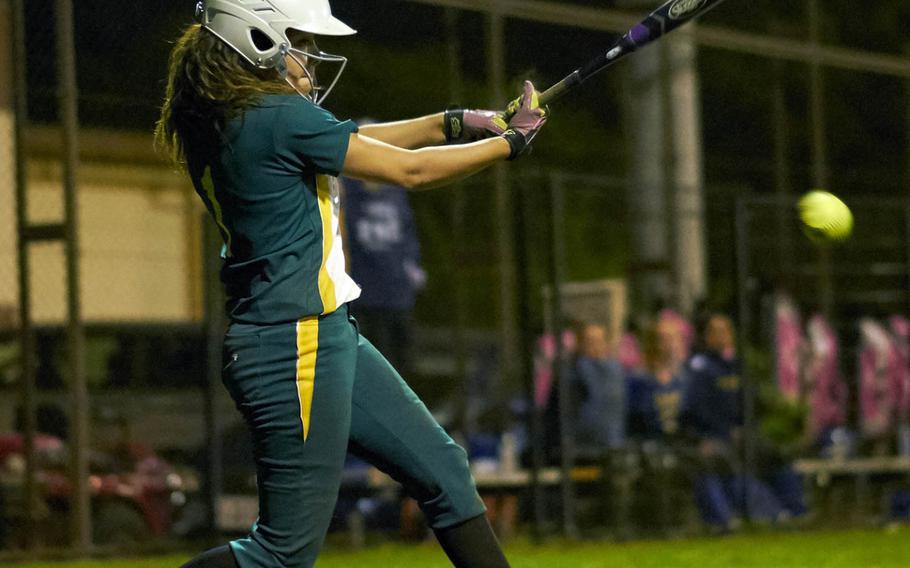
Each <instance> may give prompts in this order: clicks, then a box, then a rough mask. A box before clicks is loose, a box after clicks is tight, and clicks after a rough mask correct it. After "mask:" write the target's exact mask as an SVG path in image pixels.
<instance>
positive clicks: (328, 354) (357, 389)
mask: <svg viewBox="0 0 910 568" xmlns="http://www.w3.org/2000/svg"><path fill="white" fill-rule="evenodd" d="M224 347H225V349H224V354H225V369H224V373H223V381H224V384H225V386H226V387H227V389H228V391H229V392H230V394H231V397H232V398H233V399H234V402H235V403H236V405H237V408H238V409H239V410H240V412H241V413H242V414H243V417H244V420H245V421H246V423H247V425H248V427H249V429H250V431H251V433H252V437H253V449H254V458H255V461H256V472H257V484H258V491H259V518H258V520H257V521H256V523H255V524H254V525H253V527H252V529H251V531H250V534H249V535H248V536H247V537H245V538H242V539H238V540H235V541H233V542H231V548H232V549H233V551H234V554H235V556H236V558H237V562H238V564H239V565H240V566H241V568H252V567H278V566H283V567H309V566H313V565H314V564H315V562H316V557H317V555H318V554H319V549H320V547H321V546H322V543H323V540H324V539H325V534H326V531H327V530H328V526H329V522H330V521H331V518H332V513H333V510H334V508H335V502H336V499H337V496H338V488H339V485H340V483H341V473H342V467H343V464H344V459H345V453H346V451H347V450H348V449H350V451H351V452H352V453H353V454H355V455H357V456H359V457H361V458H363V459H365V460H367V461H368V462H370V463H371V464H372V465H374V466H376V467H377V468H378V469H380V470H382V471H384V472H385V473H387V474H389V475H390V476H391V477H392V478H393V479H395V480H396V481H398V482H399V483H401V484H402V485H403V487H404V489H405V491H406V493H407V494H408V495H410V496H411V497H413V498H414V499H416V500H417V502H418V503H419V504H420V507H421V509H422V510H423V512H424V514H425V515H426V517H427V520H428V522H429V524H430V526H431V527H432V528H434V529H441V528H446V527H450V526H453V525H456V524H459V523H462V522H464V521H466V520H468V519H471V518H474V517H476V516H478V515H481V514H483V513H484V512H485V510H484V507H483V504H482V502H481V500H480V498H479V496H478V495H477V490H476V488H475V486H474V481H473V479H472V478H471V474H470V470H469V468H468V461H467V456H466V454H465V452H464V450H463V449H462V448H460V447H459V446H458V445H457V444H456V443H455V442H453V441H452V439H451V438H450V437H449V436H448V434H446V432H445V431H444V430H443V429H442V428H441V427H440V426H439V424H437V423H436V421H435V420H434V418H433V417H432V416H431V415H430V413H429V411H428V410H427V408H426V406H424V404H423V403H422V402H421V401H420V399H418V397H417V395H416V394H414V392H413V391H412V390H411V389H410V387H408V386H407V384H406V383H405V382H404V381H403V380H402V378H401V376H400V375H399V374H398V373H397V372H396V371H395V369H394V368H393V367H392V366H391V365H390V364H389V363H388V361H386V359H385V358H384V357H383V356H382V355H381V354H380V353H379V352H378V351H377V350H376V349H375V348H374V347H373V346H372V345H371V344H370V342H369V341H367V340H366V339H365V338H364V337H362V336H361V335H360V334H359V332H358V330H357V326H356V322H355V321H354V319H353V318H351V317H350V316H349V314H348V310H347V306H342V307H341V308H340V309H339V310H338V311H336V312H334V313H332V314H329V315H327V316H321V317H318V318H316V317H314V318H307V319H304V320H301V321H299V322H297V323H296V324H294V323H291V324H284V325H272V326H256V325H248V324H233V325H232V326H231V327H230V329H229V330H228V332H227V334H226V335H225V341H224Z"/></svg>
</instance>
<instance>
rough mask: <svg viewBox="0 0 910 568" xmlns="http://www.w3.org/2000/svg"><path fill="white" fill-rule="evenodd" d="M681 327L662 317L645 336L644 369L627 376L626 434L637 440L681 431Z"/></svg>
mask: <svg viewBox="0 0 910 568" xmlns="http://www.w3.org/2000/svg"><path fill="white" fill-rule="evenodd" d="M682 344H683V337H682V330H680V329H679V326H678V324H677V323H676V322H675V321H673V320H671V319H666V318H661V319H659V320H658V321H657V323H655V324H654V325H653V326H652V328H651V329H649V330H648V332H647V335H646V337H645V349H644V355H645V357H644V369H643V370H642V371H641V372H638V373H635V374H633V375H630V377H629V381H628V389H629V433H630V435H632V436H635V437H636V438H638V439H640V440H663V441H667V440H670V439H673V438H676V437H677V436H678V435H679V434H680V428H679V426H680V418H681V415H682V410H683V396H684V394H685V375H684V374H683V364H684V363H685V352H684V349H683V348H682Z"/></svg>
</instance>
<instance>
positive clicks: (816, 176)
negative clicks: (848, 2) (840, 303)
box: [808, 0, 834, 321]
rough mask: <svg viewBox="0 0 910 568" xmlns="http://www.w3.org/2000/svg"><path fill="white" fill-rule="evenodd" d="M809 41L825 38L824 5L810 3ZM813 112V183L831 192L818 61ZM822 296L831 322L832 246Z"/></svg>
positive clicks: (825, 252)
mask: <svg viewBox="0 0 910 568" xmlns="http://www.w3.org/2000/svg"><path fill="white" fill-rule="evenodd" d="M808 10H809V41H810V42H811V46H812V49H813V50H818V49H819V42H820V39H821V6H820V4H819V1H818V0H809V6H808ZM809 97H810V108H809V113H810V116H811V120H812V183H813V184H814V185H815V187H816V188H820V189H829V187H828V183H829V170H828V149H827V144H826V139H827V128H826V121H825V78H824V75H823V74H822V69H821V66H820V65H819V63H818V62H817V61H813V63H812V64H810V65H809ZM818 253H819V254H818V288H819V290H818V292H819V294H818V296H819V306H820V308H821V312H822V313H823V314H824V315H825V317H826V318H828V320H829V321H831V315H832V311H833V309H834V282H833V276H832V267H831V247H829V246H826V245H824V244H820V245H819V246H818Z"/></svg>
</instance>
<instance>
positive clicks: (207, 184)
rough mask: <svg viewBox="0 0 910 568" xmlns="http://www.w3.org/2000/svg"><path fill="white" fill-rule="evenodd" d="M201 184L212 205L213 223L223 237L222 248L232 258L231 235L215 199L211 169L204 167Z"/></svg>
mask: <svg viewBox="0 0 910 568" xmlns="http://www.w3.org/2000/svg"><path fill="white" fill-rule="evenodd" d="M201 182H202V189H204V190H205V195H206V197H208V199H209V203H211V204H212V212H213V213H214V214H215V223H217V224H218V228H219V229H221V235H222V236H223V237H224V246H225V248H226V249H227V256H233V255H232V253H231V233H230V231H228V230H227V227H226V226H225V225H224V214H223V213H222V212H221V204H220V203H218V199H217V198H216V197H215V182H214V181H212V168H210V167H209V166H206V167H205V172H204V173H203V174H202V180H201Z"/></svg>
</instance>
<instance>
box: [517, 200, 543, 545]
mask: <svg viewBox="0 0 910 568" xmlns="http://www.w3.org/2000/svg"><path fill="white" fill-rule="evenodd" d="M515 207H516V210H515V213H516V214H515V248H516V256H517V258H518V264H517V269H516V274H515V276H516V283H517V285H516V287H517V292H518V323H519V326H518V327H519V330H520V337H521V350H520V353H519V357H518V359H517V360H516V362H515V363H516V364H515V367H516V369H517V371H518V373H519V376H520V377H522V379H523V380H522V382H523V385H522V386H523V387H524V392H525V397H526V398H527V400H528V401H529V402H530V415H529V416H530V434H531V440H532V442H531V443H532V451H533V452H534V454H533V455H532V460H533V461H532V464H531V472H530V474H531V475H530V481H531V495H532V499H533V503H532V506H533V507H534V511H537V510H538V506H539V505H540V504H541V503H542V495H541V493H540V479H539V473H540V466H541V462H542V457H543V456H542V453H540V452H539V449H540V444H539V443H537V442H538V441H539V440H540V435H541V432H542V429H541V428H540V420H539V418H540V412H539V409H538V408H537V405H536V404H535V396H534V389H535V384H534V373H533V371H532V369H533V368H534V363H533V360H534V332H533V330H532V327H531V287H530V282H529V277H528V265H529V264H530V262H531V255H530V254H529V251H528V246H527V245H528V242H527V241H528V230H527V227H528V223H529V221H528V215H529V211H530V208H529V207H528V196H527V188H526V187H525V184H520V185H519V186H518V187H517V188H516V192H515ZM531 533H532V538H533V539H534V540H535V541H539V540H540V536H541V535H540V519H538V518H536V516H535V518H533V519H532V529H531Z"/></svg>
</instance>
